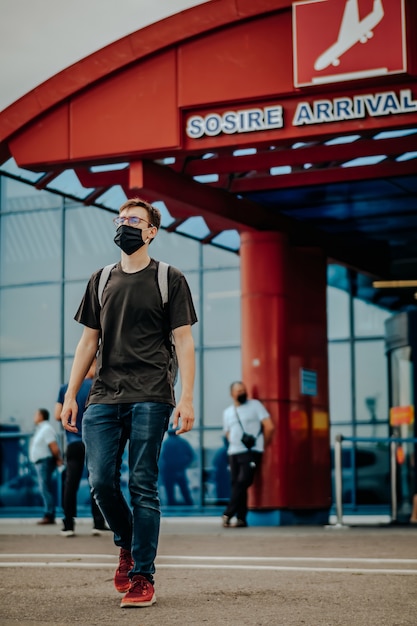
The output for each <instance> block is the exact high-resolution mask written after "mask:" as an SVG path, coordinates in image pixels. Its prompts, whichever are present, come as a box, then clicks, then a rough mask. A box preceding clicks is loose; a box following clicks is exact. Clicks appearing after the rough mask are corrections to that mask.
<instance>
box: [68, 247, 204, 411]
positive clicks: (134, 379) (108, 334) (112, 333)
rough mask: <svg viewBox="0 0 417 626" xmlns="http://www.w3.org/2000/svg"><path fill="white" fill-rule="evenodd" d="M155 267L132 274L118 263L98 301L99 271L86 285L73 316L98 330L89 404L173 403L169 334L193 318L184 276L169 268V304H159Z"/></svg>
mask: <svg viewBox="0 0 417 626" xmlns="http://www.w3.org/2000/svg"><path fill="white" fill-rule="evenodd" d="M157 270H158V264H157V262H156V261H155V260H154V259H151V262H150V263H149V265H148V266H147V267H146V268H145V269H143V270H141V271H139V272H135V273H133V274H128V273H126V272H124V271H123V270H122V268H121V265H120V263H118V264H117V265H116V266H115V267H114V268H113V270H112V271H111V273H110V276H109V279H108V281H107V284H106V286H105V288H104V291H103V296H102V307H100V304H99V301H98V283H99V279H100V274H101V270H99V271H97V272H95V273H94V274H93V275H92V276H91V278H90V280H89V282H88V285H87V288H86V291H85V294H84V297H83V299H82V301H81V304H80V306H79V308H78V311H77V313H76V315H75V319H76V320H77V322H80V323H81V324H83V325H84V326H88V327H89V328H94V329H96V330H100V345H99V352H98V356H97V369H96V378H95V380H94V383H93V386H92V389H91V393H90V398H89V402H88V403H89V404H119V403H123V402H166V403H168V404H172V405H173V406H174V405H175V398H174V390H173V385H172V381H171V379H170V376H169V373H168V365H169V359H170V354H169V347H168V345H169V344H168V343H167V337H168V334H169V331H170V330H173V329H175V328H178V327H180V326H185V325H188V324H194V323H195V322H196V321H197V316H196V313H195V310H194V305H193V301H192V297H191V293H190V289H189V287H188V284H187V281H186V279H185V277H184V276H183V274H182V273H181V272H180V271H179V270H178V269H176V268H174V267H172V266H170V267H169V271H168V306H167V311H165V310H164V308H163V305H162V297H161V293H160V291H159V286H158V276H157V273H158V271H157Z"/></svg>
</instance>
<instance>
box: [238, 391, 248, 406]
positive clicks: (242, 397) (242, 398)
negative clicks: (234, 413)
mask: <svg viewBox="0 0 417 626" xmlns="http://www.w3.org/2000/svg"><path fill="white" fill-rule="evenodd" d="M247 399H248V394H247V393H240V394H239V395H238V397H237V401H238V402H239V404H245V402H246V400H247Z"/></svg>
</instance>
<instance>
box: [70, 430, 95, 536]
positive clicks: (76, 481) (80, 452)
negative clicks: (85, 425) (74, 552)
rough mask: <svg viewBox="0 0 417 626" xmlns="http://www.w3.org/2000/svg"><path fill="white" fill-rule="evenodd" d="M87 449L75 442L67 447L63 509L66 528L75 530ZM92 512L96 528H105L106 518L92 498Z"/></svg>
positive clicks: (80, 443) (81, 443)
mask: <svg viewBox="0 0 417 626" xmlns="http://www.w3.org/2000/svg"><path fill="white" fill-rule="evenodd" d="M84 463H85V447H84V444H83V442H82V441H73V442H72V443H69V444H68V446H67V450H66V453H65V471H64V475H63V477H62V478H63V479H62V508H63V509H64V526H65V528H66V529H68V530H69V529H70V530H73V528H74V517H77V492H78V488H79V486H80V482H81V478H82V475H83V471H84ZM91 512H92V515H93V520H94V528H104V525H105V521H104V517H103V515H102V513H101V511H100V509H99V508H98V506H97V504H96V501H95V500H94V498H93V497H91Z"/></svg>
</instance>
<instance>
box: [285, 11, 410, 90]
mask: <svg viewBox="0 0 417 626" xmlns="http://www.w3.org/2000/svg"><path fill="white" fill-rule="evenodd" d="M388 41H389V45H387V42H388ZM293 48H294V85H295V86H296V87H302V86H306V85H313V84H320V83H332V82H344V81H350V80H358V79H361V78H369V77H371V76H379V75H386V74H393V73H401V72H405V71H406V53H405V50H406V47H405V19H404V0H308V1H306V0H303V1H302V2H296V3H294V5H293Z"/></svg>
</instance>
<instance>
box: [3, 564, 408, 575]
mask: <svg viewBox="0 0 417 626" xmlns="http://www.w3.org/2000/svg"><path fill="white" fill-rule="evenodd" d="M2 567H8V568H10V567H25V568H30V567H33V568H34V567H50V568H58V569H63V568H70V567H76V568H79V569H101V568H111V569H113V568H114V563H82V562H78V563H75V562H74V561H71V562H67V563H62V562H51V561H43V562H41V561H39V562H35V561H10V562H3V563H0V568H2ZM157 567H158V569H213V570H222V571H224V570H247V571H252V572H253V571H254V570H256V571H270V572H271V571H275V572H316V573H319V572H323V573H333V574H334V573H340V574H401V575H408V576H410V575H411V576H417V570H412V569H378V568H376V569H375V568H356V567H355V568H349V567H291V566H288V567H286V566H284V565H210V564H208V563H207V564H202V563H200V564H199V563H190V564H187V565H185V564H183V565H181V564H179V563H178V564H175V563H171V564H168V563H160V564H157Z"/></svg>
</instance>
